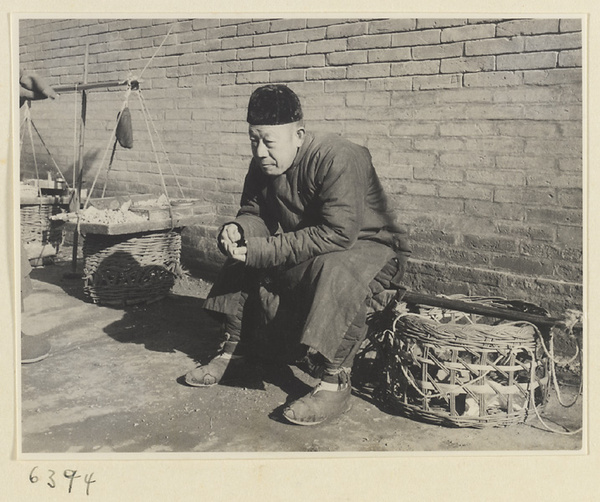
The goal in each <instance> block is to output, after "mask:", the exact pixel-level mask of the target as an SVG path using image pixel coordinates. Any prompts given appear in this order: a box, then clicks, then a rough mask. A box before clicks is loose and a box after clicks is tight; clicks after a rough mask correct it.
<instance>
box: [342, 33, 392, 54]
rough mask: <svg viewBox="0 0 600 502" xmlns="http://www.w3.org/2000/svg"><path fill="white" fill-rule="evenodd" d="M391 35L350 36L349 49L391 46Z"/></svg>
mask: <svg viewBox="0 0 600 502" xmlns="http://www.w3.org/2000/svg"><path fill="white" fill-rule="evenodd" d="M391 40H392V36H391V35H361V36H358V37H350V38H348V49H350V50H356V49H374V48H385V47H389V46H390V42H391Z"/></svg>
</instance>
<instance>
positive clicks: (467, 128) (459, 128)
mask: <svg viewBox="0 0 600 502" xmlns="http://www.w3.org/2000/svg"><path fill="white" fill-rule="evenodd" d="M497 132H498V131H497V126H496V124H495V123H494V122H489V121H471V120H470V121H468V122H464V121H456V122H450V123H443V124H440V135H441V136H469V137H472V136H493V135H495V134H496V133H497Z"/></svg>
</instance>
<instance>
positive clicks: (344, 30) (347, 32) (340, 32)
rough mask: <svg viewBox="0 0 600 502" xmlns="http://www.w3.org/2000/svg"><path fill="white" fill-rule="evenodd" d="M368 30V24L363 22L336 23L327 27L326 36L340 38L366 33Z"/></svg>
mask: <svg viewBox="0 0 600 502" xmlns="http://www.w3.org/2000/svg"><path fill="white" fill-rule="evenodd" d="M368 32H369V25H368V23H365V22H358V23H349V24H338V25H333V26H328V27H327V33H326V35H325V37H326V38H342V37H352V36H357V35H366V34H367V33H368Z"/></svg>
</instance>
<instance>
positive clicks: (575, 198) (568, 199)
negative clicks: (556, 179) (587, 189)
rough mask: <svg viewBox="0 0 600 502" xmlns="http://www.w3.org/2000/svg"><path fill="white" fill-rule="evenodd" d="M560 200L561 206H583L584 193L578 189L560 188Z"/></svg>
mask: <svg viewBox="0 0 600 502" xmlns="http://www.w3.org/2000/svg"><path fill="white" fill-rule="evenodd" d="M558 202H559V204H560V205H561V207H573V208H579V209H581V208H582V207H583V193H582V191H581V190H578V189H565V188H563V189H560V190H559V191H558Z"/></svg>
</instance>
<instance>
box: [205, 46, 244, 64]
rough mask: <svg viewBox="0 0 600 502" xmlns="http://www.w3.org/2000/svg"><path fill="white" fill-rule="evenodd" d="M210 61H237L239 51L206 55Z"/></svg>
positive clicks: (215, 52)
mask: <svg viewBox="0 0 600 502" xmlns="http://www.w3.org/2000/svg"><path fill="white" fill-rule="evenodd" d="M206 57H207V59H208V60H209V61H233V60H235V59H237V51H236V50H235V49H229V50H226V51H213V52H209V53H208V54H207V55H206Z"/></svg>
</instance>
